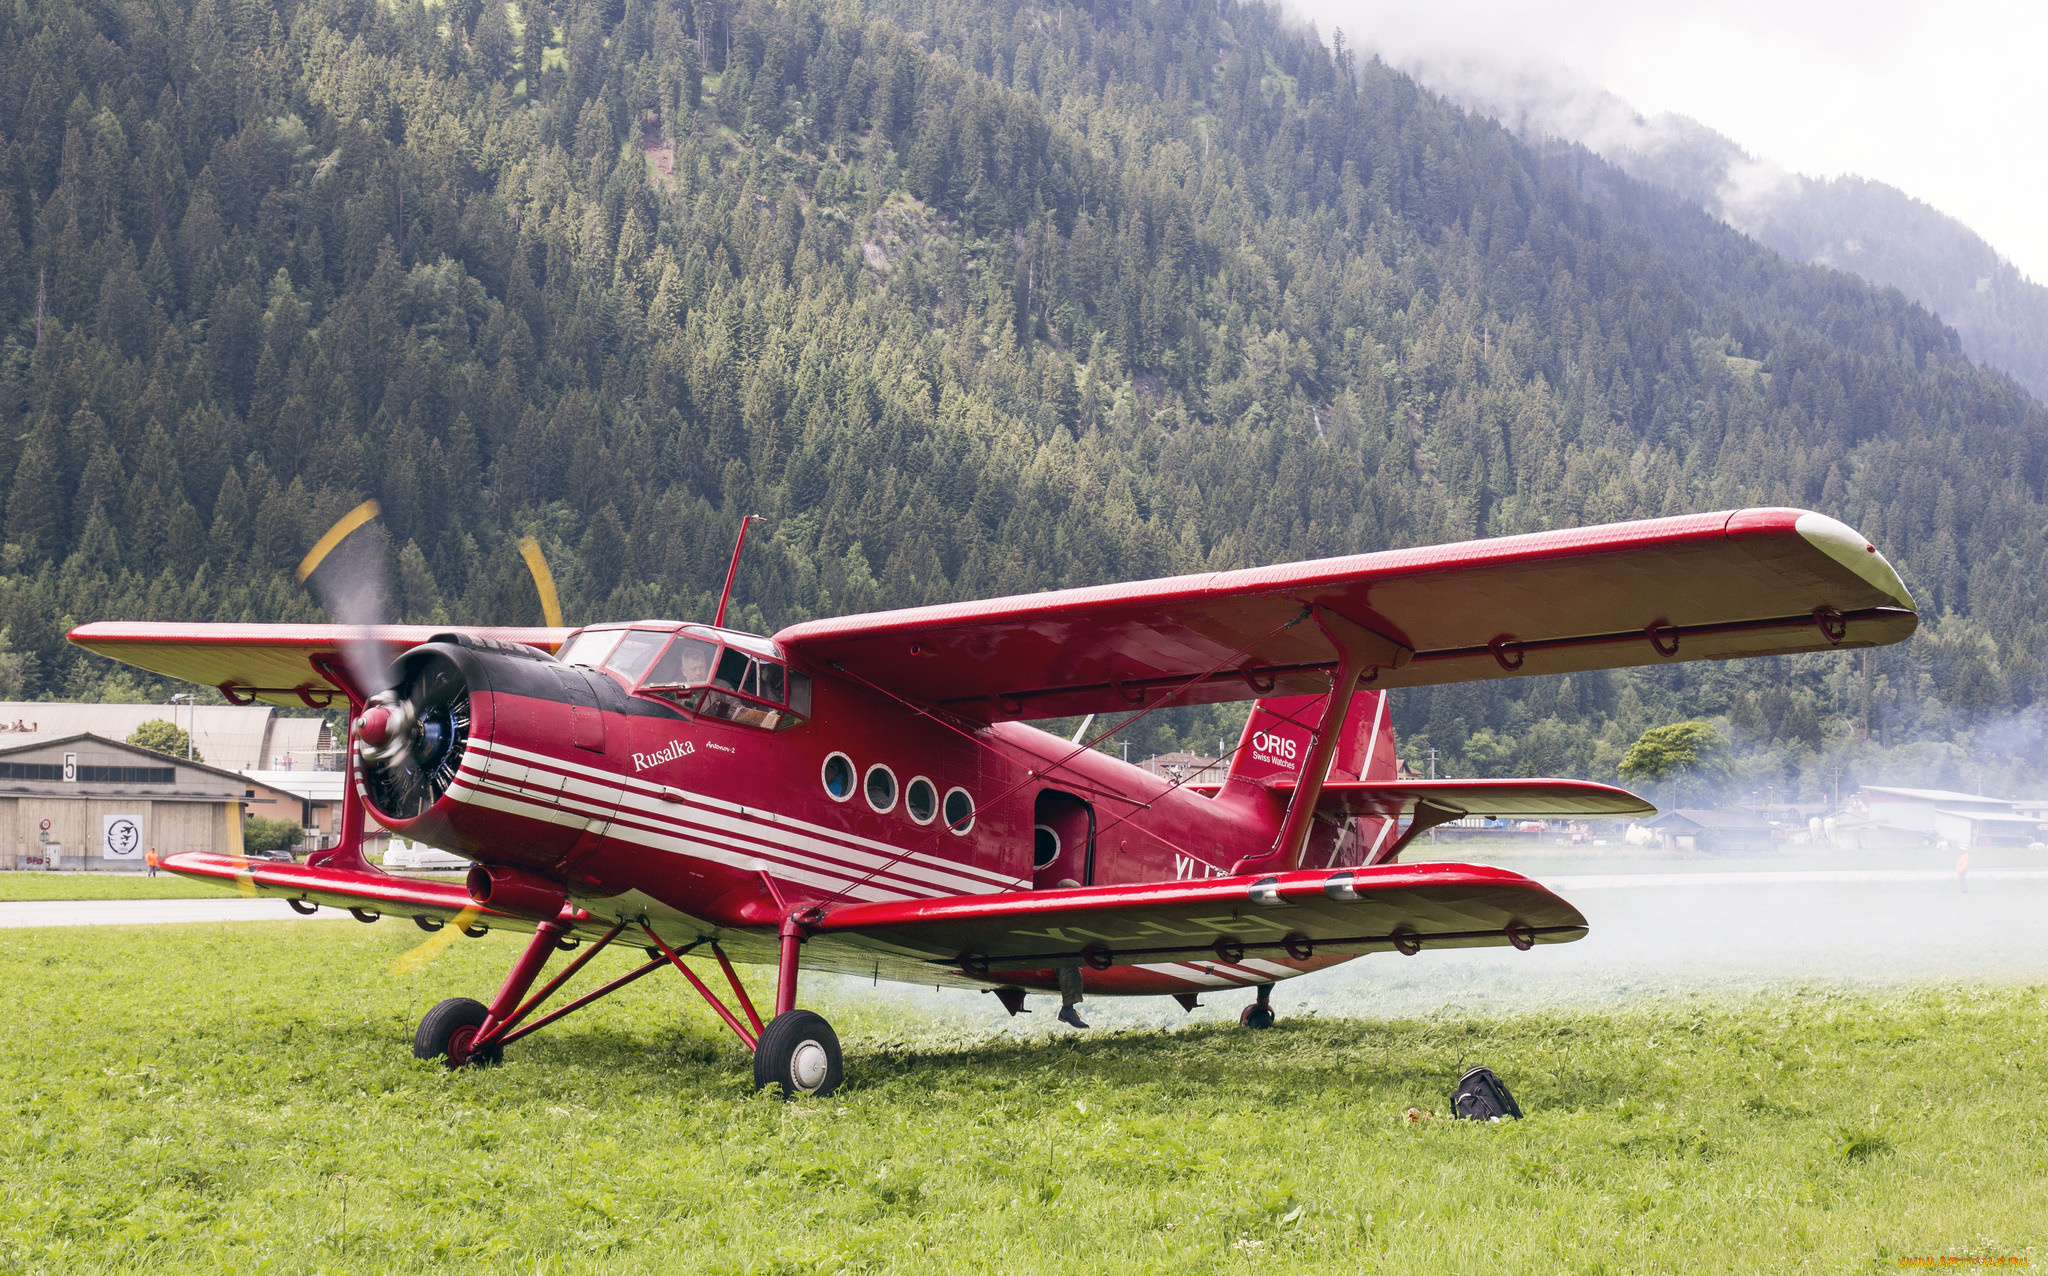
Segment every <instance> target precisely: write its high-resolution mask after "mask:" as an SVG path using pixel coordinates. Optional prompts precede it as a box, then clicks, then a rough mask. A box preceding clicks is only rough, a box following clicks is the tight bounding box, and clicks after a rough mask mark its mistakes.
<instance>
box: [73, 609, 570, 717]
mask: <svg viewBox="0 0 2048 1276" xmlns="http://www.w3.org/2000/svg"><path fill="white" fill-rule="evenodd" d="M369 632H370V637H371V638H372V640H374V641H375V642H376V643H377V644H378V645H379V646H380V647H382V648H383V649H384V652H385V656H386V658H387V659H396V658H397V657H398V655H399V653H401V652H403V651H405V650H406V649H407V648H408V647H413V646H417V645H418V644H420V643H423V642H426V641H427V640H428V639H430V638H432V637H433V636H434V635H436V634H446V633H458V632H459V633H467V634H474V635H477V636H479V637H484V638H495V639H498V640H499V641H501V642H516V643H523V644H525V645H526V646H529V647H538V648H540V649H541V650H543V651H554V650H555V649H557V648H558V647H560V646H561V645H562V642H563V641H564V640H565V639H566V638H568V636H569V635H570V634H571V633H573V632H574V631H573V630H570V629H515V628H477V627H461V626H454V625H438V626H437V625H380V626H377V627H376V628H374V629H372V630H370V631H369ZM361 635H362V631H360V630H356V629H351V628H349V627H347V626H345V625H332V624H329V625H216V624H190V625H187V624H178V623H146V622H130V621H102V622H100V623H98V624H91V625H80V626H79V627H78V628H76V629H74V630H72V631H71V641H72V642H75V643H77V644H78V645H79V646H81V647H83V648H85V649H86V650H87V651H91V652H96V653H98V654H99V655H102V656H111V657H112V658H114V659H115V660H119V661H123V662H125V663H127V664H131V665H135V666H136V667H138V668H142V669H147V670H149V671H150V672H151V673H160V674H165V675H167V676H169V677H172V678H182V679H184V680H185V681H186V682H197V683H203V684H205V685H206V686H209V687H219V688H220V689H221V691H222V693H223V694H225V695H226V696H227V697H228V698H229V699H230V700H235V701H238V702H240V703H242V704H247V703H248V702H249V700H250V699H251V698H252V697H253V698H254V699H257V700H267V701H269V702H270V703H271V704H300V703H305V704H313V705H316V706H318V705H321V704H324V702H325V700H326V698H327V697H330V696H332V695H334V694H335V693H336V692H338V691H340V687H339V686H338V685H337V684H336V683H335V682H334V680H333V679H332V678H330V677H329V676H328V674H327V668H328V667H330V666H333V665H335V664H337V663H338V662H339V661H340V659H341V652H342V650H343V646H344V644H345V643H347V642H349V641H357V640H360V638H361Z"/></svg>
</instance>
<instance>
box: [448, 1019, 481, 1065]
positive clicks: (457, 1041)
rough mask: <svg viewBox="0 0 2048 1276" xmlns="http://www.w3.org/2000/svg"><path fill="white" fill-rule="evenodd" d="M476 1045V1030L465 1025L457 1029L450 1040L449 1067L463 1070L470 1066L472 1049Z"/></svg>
mask: <svg viewBox="0 0 2048 1276" xmlns="http://www.w3.org/2000/svg"><path fill="white" fill-rule="evenodd" d="M475 1043H476V1029H474V1028H472V1027H469V1026H468V1025H466V1024H465V1025H464V1026H462V1027H460V1028H457V1029H456V1030H455V1031H454V1033H453V1034H452V1035H450V1036H449V1038H448V1066H449V1067H451V1068H461V1067H465V1066H467V1065H468V1064H469V1062H470V1059H471V1055H470V1049H469V1048H470V1047H471V1046H472V1045H474V1044H475Z"/></svg>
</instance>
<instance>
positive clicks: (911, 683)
mask: <svg viewBox="0 0 2048 1276" xmlns="http://www.w3.org/2000/svg"><path fill="white" fill-rule="evenodd" d="M1312 604H1317V605H1321V606H1323V607H1325V608H1327V609H1328V610H1330V611H1333V612H1335V613H1337V614H1339V615H1342V616H1344V617H1346V618H1347V619H1349V620H1351V621H1354V622H1356V623H1357V624H1359V625H1362V626H1364V627H1366V628H1367V629H1370V630H1373V631H1375V632H1377V633H1379V634H1381V635H1383V636H1384V637H1386V638H1387V639H1390V640H1392V641H1393V642H1395V643H1398V644H1400V645H1401V646H1402V647H1404V648H1406V649H1407V650H1408V651H1410V652H1412V653H1413V657H1412V658H1411V659H1408V660H1406V662H1405V663H1404V664H1401V665H1400V667H1398V668H1388V669H1382V670H1380V671H1379V673H1378V675H1377V677H1376V678H1374V679H1373V681H1372V683H1371V685H1372V686H1375V687H1404V686H1418V685H1423V684H1430V683H1444V682H1463V681H1471V680H1475V679H1480V678H1501V677H1507V676H1510V675H1514V674H1537V673H1572V672H1577V671H1580V670H1586V669H1606V668H1617V667H1620V666H1624V665H1641V664H1656V663H1660V662H1663V661H1666V660H1717V659H1727V658H1729V657H1732V656H1765V655H1778V654H1783V653H1787V652H1797V651H1825V650H1828V649H1830V648H1833V647H1867V646H1876V645H1880V644H1883V643H1890V642H1897V641H1899V640H1900V639H1902V638H1905V637H1907V636H1908V635H1910V634H1911V633H1912V632H1913V629H1914V626H1915V625H1917V624H1918V623H1919V618H1918V616H1917V615H1916V614H1915V613H1914V611H1913V599H1912V596H1911V595H1910V594H1908V593H1907V592H1906V587H1905V586H1904V585H1903V584H1902V583H1900V581H1899V578H1898V575H1897V573H1895V572H1894V571H1893V570H1892V568H1891V565H1890V564H1889V563H1887V562H1886V561H1885V559H1884V556H1883V555H1882V554H1879V553H1878V552H1877V550H1876V548H1875V547H1874V546H1872V545H1870V543H1869V542H1867V541H1865V540H1864V539H1863V538H1862V537H1861V536H1859V535H1857V534H1856V533H1855V532H1854V531H1852V530H1851V529H1850V528H1848V527H1846V526H1844V525H1843V524H1841V523H1839V522H1836V521H1835V520H1834V519H1831V518H1828V517H1826V516H1824V515H1820V514H1813V513H1808V512H1806V511H1804V510H1795V509H1751V510H1737V511H1734V512H1724V513H1719V514H1692V515H1686V516H1683V517H1679V518H1663V519H1653V520H1650V521H1646V522H1638V523H1616V524H1611V525H1609V526H1605V527H1593V528H1583V529H1577V530H1571V531H1560V532H1540V533H1535V534H1531V535H1526V536H1505V537H1501V538H1499V539H1497V540H1486V541H1468V542H1466V543H1464V544H1460V545H1445V546H1434V547H1429V548H1423V549H1403V550H1389V551H1386V552H1383V553H1377V554H1359V555H1354V556H1352V557H1349V558H1328V559H1323V560H1320V561H1318V562H1309V563H1290V564H1286V565H1284V566H1279V567H1260V568H1252V569H1249V570H1245V571H1234V572H1216V573H1211V574H1208V575H1200V576H1177V577H1172V578H1169V579H1165V580H1153V581H1143V582H1139V583H1137V584H1127V585H1102V586H1095V587H1091V588H1087V589H1067V590H1059V591H1056V592H1052V593H1043V594H1028V595H1020V596H1017V597H1013V598H998V599H993V600H989V601H985V602H973V603H953V604H947V605H943V606H936V607H914V608H910V609H907V610H904V611H892V612H878V613H875V614H872V615H866V616H848V617H843V618H840V619H837V620H814V621H808V622H806V623H804V624H800V625H795V626H792V627H790V628H788V629H785V630H783V631H782V632H781V633H779V634H777V635H776V641H777V642H778V643H780V644H781V645H782V646H783V647H784V648H785V649H787V650H789V651H791V652H794V653H796V654H798V655H800V656H802V657H804V658H805V659H807V660H810V661H812V662H815V663H817V664H819V665H824V666H829V667H836V668H839V669H842V670H844V671H846V672H847V673H849V674H851V675H852V676H854V677H856V678H859V679H861V680H864V681H867V682H869V683H872V684H874V685H875V686H878V687H881V688H883V689H884V690H887V691H889V692H892V693H894V694H897V695H901V696H905V697H910V698H914V699H919V700H922V701H925V702H926V703H934V704H940V705H945V706H948V707H950V708H952V709H954V710H955V711H957V712H960V713H962V714H964V715H967V716H971V717H976V718H980V719H984V720H991V721H993V720H998V719H1010V718H1048V717H1058V716H1061V715H1067V714H1081V713H1100V712H1115V711H1118V710H1122V709H1129V708H1134V707H1137V706H1139V705H1143V704H1147V703H1157V702H1158V701H1159V699H1160V698H1161V697H1162V696H1164V695H1166V694H1168V693H1169V692H1173V691H1175V690H1176V689H1180V688H1182V687H1183V686H1184V684H1189V683H1190V682H1191V680H1199V681H1195V682H1194V683H1193V685H1187V686H1186V687H1185V690H1182V691H1181V693H1180V694H1179V696H1178V697H1177V702H1179V703H1188V704H1206V703H1214V702H1217V701H1223V700H1241V699H1250V698H1253V697H1255V696H1263V695H1286V694H1293V693H1308V692H1317V691H1322V690H1325V689H1326V688H1327V686H1328V679H1327V677H1325V676H1324V674H1325V672H1326V671H1327V670H1329V669H1330V668H1332V667H1333V666H1334V664H1335V656H1334V652H1333V650H1332V648H1331V645H1330V643H1329V641H1328V640H1327V639H1326V638H1325V637H1324V636H1323V635H1322V633H1321V632H1320V630H1319V628H1318V626H1317V625H1316V624H1315V623H1313V622H1308V623H1302V622H1303V621H1304V620H1305V619H1306V614H1307V608H1308V607H1309V606H1310V605H1312Z"/></svg>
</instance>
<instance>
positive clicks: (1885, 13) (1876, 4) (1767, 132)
mask: <svg viewBox="0 0 2048 1276" xmlns="http://www.w3.org/2000/svg"><path fill="white" fill-rule="evenodd" d="M1294 7H1295V8H1297V9H1298V10H1299V11H1300V12H1302V13H1303V14H1305V15H1306V16H1307V17H1309V18H1312V19H1313V20H1314V21H1315V22H1316V24H1317V26H1318V28H1319V29H1321V30H1322V32H1323V33H1324V34H1325V35H1326V36H1327V35H1328V33H1329V32H1330V30H1331V29H1332V28H1336V27H1341V28H1343V30H1344V32H1345V34H1346V36H1347V38H1348V39H1349V40H1350V41H1351V43H1352V44H1353V45H1354V47H1357V48H1359V49H1361V50H1362V51H1364V50H1373V51H1377V52H1379V53H1380V54H1381V55H1382V56H1383V57H1385V58H1386V59H1387V61H1389V62H1390V63H1393V64H1395V65H1397V66H1404V67H1405V66H1413V65H1415V64H1418V63H1424V62H1428V63H1434V64H1452V65H1455V64H1458V63H1461V62H1462V63H1464V64H1465V65H1466V67H1468V68H1471V69H1475V70H1476V69H1477V68H1478V67H1480V66H1487V65H1490V66H1492V67H1495V68H1500V69H1501V70H1503V71H1507V72H1514V71H1518V70H1520V71H1528V70H1534V71H1535V72H1537V73H1538V74H1540V75H1544V76H1546V77H1548V78H1553V79H1555V78H1559V77H1558V72H1559V71H1560V70H1562V71H1564V72H1566V73H1567V75H1568V76H1570V75H1575V76H1577V77H1579V78H1583V79H1584V80H1586V81H1589V82H1591V83H1592V84H1595V85H1599V86H1600V87H1602V88H1605V89H1608V90H1610V91H1612V92H1613V93H1615V94H1617V95H1619V96H1620V97H1622V98H1623V99H1626V100H1627V101H1628V102H1629V103H1630V104H1632V105H1633V106H1635V107H1636V108H1638V109H1640V110H1641V111H1643V112H1644V113H1645V114H1655V113H1657V112H1660V111H1671V112H1676V113H1678V114H1682V115H1689V116H1691V117H1693V118H1694V119H1697V120H1699V121H1700V122H1701V123H1703V124H1706V125H1708V126H1709V127H1711V128H1714V129H1718V130H1719V131H1721V132H1723V133H1725V134H1727V135H1728V136H1729V137H1731V138H1733V139H1734V140H1735V141H1736V142H1737V143H1739V144H1740V145H1742V146H1743V147H1745V148H1747V149H1748V150H1749V151H1750V152H1751V153H1753V154H1755V155H1757V156H1759V157H1761V158H1764V159H1768V160H1772V161H1775V162H1777V163H1779V164H1782V165H1784V166H1785V167H1786V168H1789V169H1793V170H1796V171H1799V172H1803V173H1808V174H1811V175H1813V176H1816V177H1832V176H1837V175H1840V174H1842V173H1857V174H1860V175H1862V176H1865V177H1870V178H1875V179H1877V180H1879V181H1884V182H1889V183H1891V184H1892V185H1894V186H1897V187H1899V188H1900V189H1902V190H1904V191H1906V192H1907V193H1908V194H1911V195H1915V196H1918V197H1919V198H1921V199H1924V200H1926V201H1927V202H1928V203H1930V204H1933V205H1934V206H1935V207H1937V208H1939V209H1941V210H1942V211H1943V212H1946V213H1949V214H1951V215H1953V216H1955V217H1958V218H1961V219H1962V220H1963V221H1964V222H1966V223H1967V224H1968V225H1970V226H1971V227H1972V228H1973V229H1975V230H1976V231H1977V232H1978V233H1979V234H1981V235H1983V236H1984V237H1985V238H1986V239H1987V240H1989V241H1990V242H1991V243H1992V245H1993V246H1994V247H1996V248H1997V249H1998V250H1999V251H2000V252H2002V253H2004V254H2006V255H2007V256H2008V257H2010V258H2011V259H2012V260H2013V262H2014V264H2016V265H2018V266H2019V267H2020V269H2022V270H2024V271H2026V272H2027V273H2028V274H2030V275H2032V276H2033V277H2034V278H2035V279H2036V280H2041V281H2048V217H2044V216H2042V213H2041V210H2042V209H2043V208H2044V207H2048V165H2044V164H2043V163H2042V162H2041V159H2040V155H2041V151H2042V148H2043V143H2044V141H2048V93H2044V92H2043V90H2042V87H2041V84H2042V80H2043V66H2042V61H2043V54H2044V50H2048V5H2044V4H2041V3H2039V2H2038V0H2035V2H2032V3H2023V2H2020V0H1956V2H1949V3H1940V4H1935V3H1927V2H1925V0H1856V2H1855V3H1850V2H1848V0H1720V2H1719V3H1684V4H1644V3H1640V2H1637V3H1622V2H1620V0H1580V2H1578V3H1571V4H1565V3H1541V4H1529V3H1511V2H1509V0H1433V2H1430V3H1424V4H1416V3H1414V0H1398V2H1397V0H1294Z"/></svg>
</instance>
